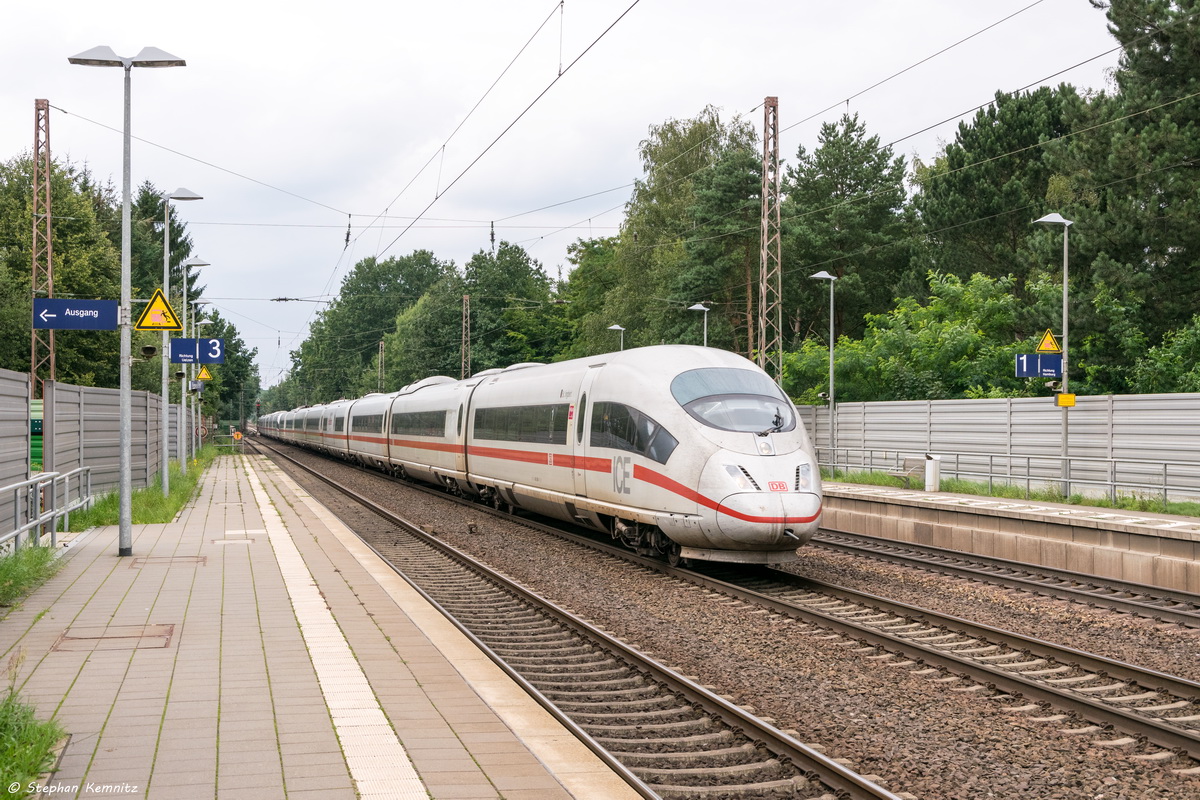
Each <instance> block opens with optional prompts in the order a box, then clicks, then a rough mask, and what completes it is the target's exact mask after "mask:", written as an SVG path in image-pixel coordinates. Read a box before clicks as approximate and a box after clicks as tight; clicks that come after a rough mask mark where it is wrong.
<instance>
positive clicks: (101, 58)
mask: <svg viewBox="0 0 1200 800" xmlns="http://www.w3.org/2000/svg"><path fill="white" fill-rule="evenodd" d="M67 61H69V62H70V63H72V64H80V65H83V66H86V67H121V68H122V69H124V70H125V129H124V135H123V137H122V139H123V158H122V168H121V305H120V313H119V314H118V317H119V320H118V322H119V325H120V328H121V352H120V358H121V365H120V372H121V400H120V405H121V412H120V422H119V426H120V433H119V436H118V439H119V449H118V459H117V462H118V469H117V472H118V493H119V510H118V540H117V555H119V556H131V555H133V465H132V463H131V455H132V449H133V447H132V444H133V393H132V379H131V376H130V366H131V364H130V359H131V357H132V353H131V350H132V346H133V331H132V328H133V313H132V306H133V289H132V287H131V284H132V276H131V271H132V270H131V266H130V251H131V246H130V216H131V214H130V199H129V195H130V169H129V152H130V141H131V137H130V131H129V119H130V112H129V110H130V102H129V88H130V80H129V73H130V70H131V69H132V68H133V67H183V66H187V62H186V61H184V60H183V59H182V58H177V57H176V56H173V55H171V54H170V53H167V52H164V51H162V50H159V49H158V48H157V47H145V48H142V51H141V52H140V53H138V54H137V55H136V56H134V57H132V58H128V57H125V56H119V55H117V54H116V53H114V52H113V49H112V48H111V47H108V46H107V45H101V46H100V47H93V48H92V49H91V50H88V51H86V52H83V53H80V54H79V55H76V56H71V57H70V58H68V59H67Z"/></svg>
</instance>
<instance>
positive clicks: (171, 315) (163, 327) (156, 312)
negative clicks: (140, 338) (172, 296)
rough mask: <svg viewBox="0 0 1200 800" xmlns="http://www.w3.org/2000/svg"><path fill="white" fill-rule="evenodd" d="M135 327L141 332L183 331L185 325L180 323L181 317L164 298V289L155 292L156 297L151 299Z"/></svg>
mask: <svg viewBox="0 0 1200 800" xmlns="http://www.w3.org/2000/svg"><path fill="white" fill-rule="evenodd" d="M133 327H134V328H135V329H136V330H139V331H181V330H183V325H182V324H181V323H180V322H179V317H178V316H177V315H176V314H175V310H174V309H173V308H171V304H170V303H168V302H167V298H166V297H165V296H163V293H162V289H155V290H154V296H153V297H151V298H150V302H149V303H147V304H146V307H145V308H144V309H142V315H141V316H140V317H138V321H137V324H136V325H134V326H133Z"/></svg>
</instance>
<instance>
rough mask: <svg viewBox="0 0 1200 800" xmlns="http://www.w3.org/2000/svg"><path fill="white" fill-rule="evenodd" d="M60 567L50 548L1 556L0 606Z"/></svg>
mask: <svg viewBox="0 0 1200 800" xmlns="http://www.w3.org/2000/svg"><path fill="white" fill-rule="evenodd" d="M46 541H49V540H48V539H47V540H46ZM58 567H59V561H58V559H56V558H55V557H54V550H53V548H50V547H28V546H27V547H22V548H21V549H20V550H18V551H16V552H15V553H11V554H9V555H6V556H0V606H11V605H12V604H13V603H15V602H17V601H18V600H20V599H21V598H22V597H24V596H25V595H27V594H28V593H29V592H31V591H32V590H34V589H36V588H37V587H39V586H41V585H42V583H43V582H45V580H46V579H47V578H49V577H50V576H51V575H53V574H54V573H55V572H57V571H58ZM3 785H4V784H0V786H3Z"/></svg>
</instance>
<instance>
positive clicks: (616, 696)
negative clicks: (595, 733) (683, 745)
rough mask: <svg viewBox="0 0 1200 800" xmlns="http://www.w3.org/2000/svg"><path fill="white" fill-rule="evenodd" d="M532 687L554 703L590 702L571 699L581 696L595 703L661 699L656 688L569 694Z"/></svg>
mask: <svg viewBox="0 0 1200 800" xmlns="http://www.w3.org/2000/svg"><path fill="white" fill-rule="evenodd" d="M534 686H537V689H538V691H539V692H541V693H542V694H544V695H545V696H546V699H548V700H553V701H555V702H556V703H557V702H558V701H559V700H563V701H565V702H578V703H585V704H590V703H591V702H592V701H590V700H573V698H577V697H581V696H586V697H588V698H593V697H594V698H597V700H596V701H595V702H596V703H600V702H608V701H606V700H605V701H602V700H600V699H599V698H611V699H612V700H616V701H618V702H625V701H633V700H648V699H650V698H658V697H661V695H660V694H659V693H658V692H659V689H658V687H657V686H635V687H633V688H630V689H609V690H605V691H599V692H598V691H595V690H594V689H593V690H586V689H583V688H582V687H581V688H580V690H579V691H575V692H570V691H556V690H554V689H545V688H543V687H542V686H540V685H538V684H536V683H535V684H534Z"/></svg>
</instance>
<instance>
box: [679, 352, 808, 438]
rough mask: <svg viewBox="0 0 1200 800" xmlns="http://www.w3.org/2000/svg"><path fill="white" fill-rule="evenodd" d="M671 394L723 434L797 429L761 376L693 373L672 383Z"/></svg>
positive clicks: (783, 401) (783, 400) (722, 370)
mask: <svg viewBox="0 0 1200 800" xmlns="http://www.w3.org/2000/svg"><path fill="white" fill-rule="evenodd" d="M671 394H672V395H674V396H675V400H676V401H678V403H679V405H681V406H683V408H684V410H685V411H687V412H688V413H689V414H691V415H692V416H693V417H695V418H696V419H698V420H700V422H703V423H704V424H705V425H708V426H710V427H713V428H719V429H720V430H723V431H747V432H753V433H773V432H775V431H790V430H793V429H794V428H795V427H796V416H795V414H793V413H792V404H791V403H790V402H789V401H788V399H787V397H786V396H785V395H784V394H783V392H782V391H781V390H780V389H779V387H778V386H776V385H775V382H774V381H772V380H771V379H770V378H768V377H767V376H766V375H765V374H764V373H761V372H754V371H752V370H748V369H731V368H727V367H710V368H707V369H693V370H690V371H688V372H684V373H682V374H680V375H678V376H676V378H675V380H673V381H671Z"/></svg>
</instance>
